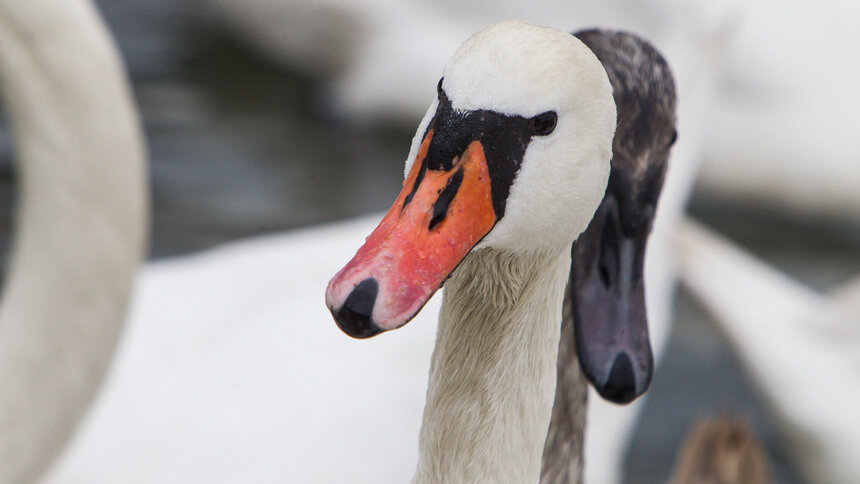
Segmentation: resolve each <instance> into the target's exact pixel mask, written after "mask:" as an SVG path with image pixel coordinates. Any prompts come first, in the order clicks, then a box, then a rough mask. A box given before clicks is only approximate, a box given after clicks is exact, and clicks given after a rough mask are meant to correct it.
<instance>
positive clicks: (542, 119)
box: [529, 111, 558, 136]
mask: <svg viewBox="0 0 860 484" xmlns="http://www.w3.org/2000/svg"><path fill="white" fill-rule="evenodd" d="M556 120H558V115H557V114H555V111H547V112H545V113H541V114H538V115H537V116H535V117H533V118H532V120H531V122H530V123H529V129H530V130H531V132H532V134H533V135H536V136H546V135H548V134H550V133H552V131H553V130H554V129H555V122H556Z"/></svg>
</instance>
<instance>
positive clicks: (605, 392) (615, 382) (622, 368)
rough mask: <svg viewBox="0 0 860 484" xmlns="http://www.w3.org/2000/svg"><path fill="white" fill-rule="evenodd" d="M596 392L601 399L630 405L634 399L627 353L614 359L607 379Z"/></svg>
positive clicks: (633, 383)
mask: <svg viewBox="0 0 860 484" xmlns="http://www.w3.org/2000/svg"><path fill="white" fill-rule="evenodd" d="M597 390H598V391H599V393H600V395H601V396H602V397H603V398H605V399H607V400H610V401H612V402H615V403H630V402H632V401H633V399H634V398H636V378H635V376H634V374H633V362H632V361H630V356H628V355H627V353H621V354H619V355H618V356H617V357H616V358H615V362H614V363H613V364H612V370H611V371H610V372H609V377H608V378H607V379H606V382H605V383H604V384H603V385H602V386H600V388H597Z"/></svg>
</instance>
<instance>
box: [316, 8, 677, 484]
mask: <svg viewBox="0 0 860 484" xmlns="http://www.w3.org/2000/svg"><path fill="white" fill-rule="evenodd" d="M579 35H580V36H582V37H583V38H584V39H587V43H588V44H591V45H595V46H598V47H600V48H601V51H602V53H603V54H604V56H605V57H604V61H606V62H607V63H608V66H607V68H606V71H604V70H603V68H602V65H601V64H600V63H599V61H597V60H596V58H595V55H594V54H593V53H592V51H591V50H589V49H588V48H587V47H585V44H583V43H580V42H579V41H575V40H574V38H572V37H570V36H568V35H567V34H564V33H560V32H558V31H554V30H551V29H546V28H543V27H537V26H535V25H533V24H526V23H521V22H510V23H501V24H496V25H494V26H491V27H488V28H487V29H485V30H482V31H481V32H479V33H478V34H475V35H474V36H472V37H470V38H469V39H468V40H467V41H466V42H464V43H463V45H462V46H461V47H460V48H459V49H458V50H457V52H456V53H455V54H454V57H453V58H452V60H451V61H450V62H449V63H448V65H447V66H446V68H445V72H444V77H443V79H442V80H440V82H439V87H438V90H439V93H438V97H437V99H436V101H434V103H433V105H431V107H430V109H429V110H428V112H427V114H426V115H425V117H424V120H423V121H422V123H421V125H419V128H418V131H417V133H416V136H415V139H414V141H413V146H412V150H411V152H410V155H409V157H408V159H407V169H406V173H407V175H406V181H405V182H404V185H403V191H402V192H401V194H400V196H399V197H398V198H397V200H396V201H395V202H394V204H393V205H392V208H391V209H390V210H389V212H388V214H387V215H386V216H385V218H384V219H383V220H382V222H381V223H380V225H379V227H377V228H376V229H375V230H374V232H373V233H372V234H371V235H370V236H369V237H368V239H367V241H366V243H365V245H363V246H362V247H361V248H360V249H359V250H358V252H357V253H356V255H355V256H354V257H353V258H352V260H350V261H349V263H347V265H346V266H345V267H344V268H343V269H342V270H341V271H340V272H338V273H337V274H336V275H335V276H334V277H333V278H332V280H331V281H330V282H329V285H328V288H327V289H326V305H327V306H328V308H329V309H330V310H331V312H332V315H333V316H334V318H335V321H336V322H337V324H338V326H339V327H340V328H341V329H342V330H343V331H344V332H346V333H347V334H349V335H350V336H353V337H356V338H368V337H371V336H375V335H377V334H379V333H380V332H382V331H386V330H391V329H396V328H398V327H400V326H402V325H403V324H405V323H406V322H408V321H409V320H410V319H411V318H412V317H413V316H414V315H415V314H416V313H417V312H418V311H419V310H420V309H421V307H422V306H423V305H424V303H425V302H426V301H427V300H428V299H429V298H430V296H431V295H432V294H433V293H434V292H435V291H436V290H437V289H438V288H439V287H440V286H441V284H442V282H444V281H445V280H446V279H447V282H446V292H445V293H444V296H443V303H442V310H441V313H440V317H439V330H438V334H437V342H436V349H435V350H434V354H433V360H432V363H431V370H430V371H431V373H430V384H429V389H428V392H427V404H426V406H425V409H424V422H423V424H422V428H421V433H420V437H419V438H420V443H419V449H420V454H419V462H418V470H417V472H416V477H415V481H416V482H449V481H450V482H503V481H512V482H529V481H535V480H537V479H538V478H539V476H540V462H541V459H540V457H541V455H542V450H543V442H544V440H545V439H546V429H547V427H548V424H549V416H550V411H551V408H552V403H551V402H552V400H553V395H554V393H555V384H554V383H555V382H554V380H555V368H556V365H555V362H556V356H557V352H558V344H559V330H560V319H561V301H562V299H563V297H564V295H563V289H564V286H565V285H566V284H567V279H568V276H569V274H568V273H569V271H570V262H571V256H570V254H569V252H568V250H569V249H568V247H569V245H570V244H571V243H572V241H573V240H574V239H575V238H576V236H577V234H579V233H580V232H581V231H582V230H584V228H585V227H586V225H587V224H588V221H589V219H590V218H591V217H592V210H593V208H594V207H595V205H594V203H595V201H596V200H598V199H600V198H601V194H603V192H605V193H606V195H605V197H603V203H602V205H601V207H602V208H601V210H600V211H599V212H598V216H597V217H596V218H595V221H594V222H596V223H594V225H592V226H591V228H590V230H591V235H590V237H588V239H586V240H583V239H580V241H578V242H577V245H576V247H575V249H574V251H573V252H574V261H575V264H574V271H573V277H572V282H571V292H572V294H573V298H572V300H573V301H574V303H575V304H574V307H575V309H574V311H576V313H577V314H576V317H577V319H576V322H575V326H577V327H581V328H584V329H582V330H578V331H577V337H578V342H577V347H578V348H584V347H585V346H596V347H598V348H601V349H602V351H608V352H609V355H611V357H610V358H609V359H608V360H606V361H605V363H603V360H604V358H605V356H604V354H603V353H602V352H601V351H597V352H593V353H592V352H587V353H585V354H581V355H580V360H581V361H583V362H585V363H586V366H585V369H586V373H587V374H588V373H589V372H594V373H591V375H592V377H593V376H594V375H595V374H596V376H597V379H596V380H595V381H596V383H597V384H598V385H599V386H602V384H603V383H604V380H603V379H604V378H606V379H607V380H606V383H605V386H604V387H603V391H604V392H606V394H607V396H609V397H612V398H617V399H619V400H622V401H629V399H630V398H632V396H633V395H634V394H636V393H637V392H640V391H644V387H647V379H649V378H650V364H651V355H650V348H648V341H647V328H646V327H645V323H644V294H643V293H642V292H641V291H637V289H636V288H637V287H641V277H642V275H641V270H640V272H639V273H638V276H637V273H636V270H635V267H637V266H639V267H640V268H641V265H639V264H640V263H641V258H642V257H643V252H644V240H645V238H646V237H647V233H648V229H649V227H650V222H651V218H652V216H653V207H654V204H655V203H656V198H657V194H658V193H659V188H660V185H661V184H662V176H663V173H664V170H665V166H666V165H665V160H666V157H667V155H668V149H669V146H670V145H671V143H672V141H674V139H673V138H674V137H673V135H672V131H673V130H672V127H673V126H674V92H673V91H674V84H673V83H672V81H671V76H670V75H668V72H667V71H668V69H667V67H666V65H665V63H663V62H661V61H660V60H659V56H658V55H657V54H656V52H654V51H653V50H651V49H643V44H642V43H641V42H640V41H638V40H637V39H635V38H633V37H630V36H627V37H624V36H623V35H618V36H616V37H615V38H612V40H614V41H615V42H611V41H610V42H607V44H609V45H605V44H602V43H601V41H603V40H604V39H607V38H611V34H606V33H601V32H597V31H592V32H582V33H580V34H579ZM625 41H626V42H628V43H629V44H634V45H635V47H636V52H635V53H634V54H633V55H632V56H630V58H628V57H627V56H628V55H629V52H623V53H619V54H618V57H617V58H615V57H611V52H614V50H621V49H624V48H626V47H627V46H626V45H624V42H625ZM613 61H614V62H613ZM625 61H626V62H630V63H631V64H634V65H632V66H631V65H623V63H624V62H625ZM638 62H641V63H642V64H644V68H643V66H642V65H638ZM595 65H596V66H597V68H598V69H595ZM610 66H611V67H610ZM631 67H632V68H633V69H637V68H638V69H640V70H641V72H640V73H639V74H641V75H642V76H643V77H644V78H645V79H646V82H645V84H644V86H636V87H633V88H629V89H630V90H629V91H628V90H627V89H628V88H627V86H626V85H625V84H626V82H625V81H626V79H625V78H624V77H622V75H621V74H620V73H619V72H617V71H616V70H615V69H624V68H627V69H628V70H629V69H630V68H631ZM607 72H609V75H610V76H615V77H616V78H615V79H613V80H614V81H615V82H616V86H617V88H616V91H615V94H616V96H617V99H619V100H621V101H622V102H623V103H625V105H624V109H625V112H626V114H627V117H625V118H622V120H621V124H620V127H619V129H620V130H623V131H622V132H623V133H624V134H623V135H622V136H621V137H619V138H618V139H619V142H618V143H617V144H616V148H618V149H619V150H621V152H620V153H617V155H616V161H617V164H618V168H617V170H618V173H615V174H614V176H613V177H612V178H610V188H609V189H604V188H603V187H602V186H601V185H602V184H603V182H604V180H606V178H605V176H606V163H607V161H608V160H607V159H606V157H607V156H612V149H611V138H612V134H613V133H614V123H615V103H614V102H613V100H612V98H611V94H610V92H611V90H612V89H611V87H610V86H611V85H610V84H609V80H608V78H607V74H606V73H607ZM624 74H628V72H626V71H625V72H624ZM498 79H504V80H505V82H504V83H499V82H498ZM667 80H668V82H667ZM639 81H640V79H639V78H637V79H635V80H634V81H632V82H630V83H629V84H632V85H637V84H640V82H639ZM640 98H643V99H640ZM640 102H641V103H642V104H641V106H647V107H648V109H650V110H652V112H644V113H641V115H642V117H640V112H639V110H638V109H637V108H638V107H639V106H640V104H639V103H640ZM652 115H653V116H654V118H651V117H650V116H652ZM666 128H668V129H666ZM607 144H609V145H610V146H607ZM650 150H654V152H655V154H654V156H655V157H656V158H657V159H658V162H656V163H654V162H652V160H651V159H650V156H648V155H647V153H648V152H649V151H650ZM643 151H644V152H645V153H646V154H645V155H643V154H642V153H643ZM660 161H662V163H661V162H660ZM630 164H632V166H630ZM622 167H623V168H622ZM619 173H621V175H623V176H620V175H619ZM628 176H630V178H628ZM631 178H632V179H633V180H636V182H635V183H634V185H633V187H631V186H630V180H631ZM640 180H641V182H640ZM594 185H596V189H595V186H594ZM595 195H596V196H595ZM631 202H632V207H631V206H629V205H630V204H631ZM595 234H596V235H595ZM628 236H630V237H634V240H635V242H633V240H630V241H628V240H627V237H628ZM637 254H638V255H637ZM591 258H597V259H601V260H602V262H601V263H600V264H597V265H596V266H600V267H601V268H602V270H598V269H596V268H595V269H593V271H594V272H592V269H591V267H592V265H591V260H590V259H591ZM455 269H456V270H455ZM592 273H595V274H596V273H602V274H603V276H602V277H597V276H596V275H595V276H594V277H591V275H592ZM601 279H602V282H601ZM637 284H639V285H640V286H637ZM607 292H608V295H607V294H606V293H607ZM580 295H583V297H580ZM631 295H632V298H631V299H629V300H628V299H627V298H628V297H630V296H631ZM637 295H638V296H639V297H640V298H641V299H639V298H637ZM615 298H619V299H617V300H616V299H615ZM614 306H618V307H621V308H627V309H622V310H620V311H619V313H614V312H610V313H609V315H608V316H607V317H603V316H601V315H600V313H598V312H594V309H597V308H599V307H600V308H604V310H605V308H606V307H614ZM625 311H630V314H629V315H626V314H625ZM619 318H620V320H621V321H622V325H621V326H615V325H613V324H611V323H612V322H614V321H615V320H616V319H619ZM628 318H629V319H628ZM601 326H602V328H601ZM628 332H629V335H627V334H626V333H628ZM608 333H612V335H614V337H613V336H609V335H608ZM643 333H644V334H643ZM603 334H607V336H606V337H605V338H604V337H603V336H602V335H603ZM643 337H644V341H643V340H642V339H640V338H643ZM628 338H629V339H628ZM643 342H644V348H643V347H642V344H643ZM616 354H618V355H619V356H618V357H617V358H616ZM640 356H642V357H643V359H640V358H639V357H640ZM631 359H632V364H631ZM591 362H601V364H600V365H598V366H597V367H589V365H588V363H591ZM619 362H620V363H619ZM574 365H576V364H575V363H574ZM603 365H607V366H606V369H605V370H604V367H603ZM619 366H620V367H621V371H620V373H621V374H622V376H621V378H619V377H618V373H619V371H618V368H619ZM634 366H635V367H636V369H635V370H634V368H633V367H634ZM610 367H611V368H612V371H611V372H609V374H605V373H602V372H603V371H608V370H609V368H610ZM641 371H645V374H642V375H640V373H639V372H641ZM640 377H641V378H642V379H641V380H640ZM634 379H635V381H633V380H634ZM619 380H620V381H619ZM575 383H578V386H579V387H580V388H582V391H584V386H585V383H584V381H582V379H579V380H578V381H575ZM615 385H617V387H621V388H616V389H613V388H612V387H613V386H615ZM640 385H642V386H640ZM627 387H629V389H628V388H627ZM570 390H571V391H575V389H570ZM571 417H572V418H577V417H578V419H579V420H584V412H578V413H576V412H575V413H573V414H572V415H571ZM578 429H579V430H580V434H579V435H576V436H575V437H576V438H578V439H580V440H581V439H582V437H583V436H582V434H581V430H582V422H580V423H579V426H578ZM579 470H580V472H581V467H580V468H579ZM572 477H574V478H575V479H578V478H579V477H581V476H572Z"/></svg>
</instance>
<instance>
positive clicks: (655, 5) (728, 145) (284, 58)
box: [193, 0, 860, 224]
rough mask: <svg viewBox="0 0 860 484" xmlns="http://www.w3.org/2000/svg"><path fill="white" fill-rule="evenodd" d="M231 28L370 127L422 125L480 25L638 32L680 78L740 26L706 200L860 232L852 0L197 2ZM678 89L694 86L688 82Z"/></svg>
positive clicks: (704, 177)
mask: <svg viewBox="0 0 860 484" xmlns="http://www.w3.org/2000/svg"><path fill="white" fill-rule="evenodd" d="M193 3H194V5H195V6H198V7H199V9H198V11H202V12H205V13H208V14H209V15H211V16H212V17H214V19H215V20H216V21H217V22H218V23H219V24H221V25H223V26H224V27H225V28H226V29H228V30H230V31H232V32H234V33H235V34H236V36H237V37H239V38H241V39H244V40H245V41H247V42H248V43H249V44H250V45H252V46H255V47H258V48H259V49H260V50H262V51H263V52H266V53H267V54H268V55H269V56H270V57H271V58H273V59H275V60H277V61H278V62H285V63H287V64H289V65H290V66H292V67H293V68H298V69H300V70H302V71H304V72H307V73H309V74H311V75H313V76H316V77H319V78H322V79H324V80H326V81H327V82H328V87H329V92H330V94H331V96H332V103H333V105H332V106H331V108H333V110H334V111H335V112H336V113H337V114H339V115H340V116H343V117H346V118H348V119H351V120H353V121H359V122H366V121H368V120H373V119H379V118H395V119H406V120H408V121H409V122H414V119H417V117H418V116H419V115H420V113H422V112H423V109H424V104H425V103H426V94H425V93H426V92H429V91H428V90H429V89H430V88H431V87H432V84H431V83H430V81H429V79H432V78H433V76H434V75H435V72H434V71H433V69H434V67H435V66H437V65H442V63H443V62H444V61H445V59H446V58H447V56H448V54H449V53H450V52H452V51H453V50H454V48H455V47H456V45H457V44H458V43H459V39H462V38H465V36H467V35H468V34H469V33H471V32H474V31H475V30H477V29H478V28H480V27H483V26H484V25H486V24H488V23H490V22H493V21H497V20H503V19H508V18H523V19H528V20H532V21H535V22H537V23H540V24H543V25H549V26H552V27H555V28H560V29H570V30H577V29H579V28H583V27H589V26H601V27H609V28H620V29H626V30H630V31H632V32H637V33H639V34H640V35H642V36H644V37H645V38H648V39H650V40H651V41H652V42H653V43H654V44H655V45H659V46H661V50H662V51H663V52H664V53H665V55H666V57H667V59H668V60H669V62H670V64H672V65H673V66H674V68H675V69H676V71H679V72H682V71H684V69H685V66H683V64H682V63H683V62H685V60H686V59H692V58H693V56H692V55H689V53H690V52H695V51H696V49H697V48H698V46H699V45H700V44H699V41H701V40H702V39H704V38H707V37H709V35H711V34H712V33H713V32H714V31H715V29H719V28H721V26H724V25H726V22H727V20H729V19H731V20H732V21H733V25H734V31H733V34H734V36H733V38H732V39H729V38H725V39H724V40H732V42H731V43H730V44H731V45H730V46H729V45H727V46H726V47H727V48H729V47H730V48H731V50H730V55H729V56H728V57H729V58H728V60H729V62H728V64H727V65H726V66H724V67H725V68H724V69H721V70H719V71H715V72H713V73H712V74H711V75H713V76H715V77H714V79H713V81H715V82H714V87H716V88H718V96H719V102H718V103H717V104H715V105H714V106H713V109H712V110H711V112H710V116H709V118H708V120H707V124H706V126H705V128H706V129H707V130H708V132H709V136H708V139H707V140H706V142H705V143H704V151H703V152H702V154H703V158H704V161H705V163H704V167H703V171H702V174H701V177H700V186H701V187H702V188H703V189H704V190H705V193H707V194H709V195H711V196H713V197H716V198H720V199H724V200H734V201H735V202H736V203H737V202H740V203H746V202H749V201H753V202H756V203H766V204H767V205H768V206H769V207H770V208H773V209H776V210H780V211H783V212H787V213H790V214H797V213H800V214H805V215H808V216H815V217H835V218H838V219H842V220H848V221H850V222H851V223H853V224H857V223H860V211H858V210H856V207H858V206H860V191H858V190H856V189H855V185H856V180H860V163H858V162H857V160H860V145H858V144H857V143H855V142H854V137H855V126H856V122H855V121H854V120H855V119H856V117H857V116H858V113H860V92H858V90H857V89H856V86H858V85H860V62H857V59H856V53H857V52H858V51H860V29H857V25H860V9H858V8H856V2H855V1H854V0H832V1H828V2H823V3H821V4H811V3H809V2H804V1H803V0H790V1H789V2H788V3H786V2H781V1H778V0H753V1H750V2H737V1H734V0H724V1H717V2H705V1H699V2H685V1H678V0H659V1H657V2H644V1H636V0H612V1H607V2H583V1H580V2H551V1H549V0H546V1H538V2H513V1H510V2H490V1H483V2H481V1H479V2H458V1H453V0H449V1H441V2H426V1H420V0H411V1H396V0H372V1H367V2H360V3H356V2H350V1H349V0H254V1H253V2H235V1H232V0H195V1H194V2H193ZM679 83H680V85H682V86H683V85H684V83H685V80H684V79H683V77H682V76H679Z"/></svg>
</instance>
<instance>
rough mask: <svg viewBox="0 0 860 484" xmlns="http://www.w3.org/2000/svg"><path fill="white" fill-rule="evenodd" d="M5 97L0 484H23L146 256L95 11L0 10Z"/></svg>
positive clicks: (125, 122)
mask: <svg viewBox="0 0 860 484" xmlns="http://www.w3.org/2000/svg"><path fill="white" fill-rule="evenodd" d="M70 52H72V53H74V56H73V58H72V57H71V56H70V55H69V53H70ZM0 88H2V95H3V101H4V106H5V108H6V109H7V113H8V119H9V121H10V124H11V126H12V128H13V137H14V142H15V148H16V157H17V160H18V174H19V177H18V178H19V189H18V193H19V194H20V196H19V200H18V203H17V217H16V223H15V235H14V245H13V248H12V251H11V254H10V264H9V270H8V274H7V279H6V281H5V290H4V292H3V299H2V308H0V483H4V484H5V483H10V484H17V483H21V482H31V481H33V480H35V479H36V478H37V477H38V476H39V475H40V474H41V473H42V472H43V471H44V468H45V466H46V465H47V464H48V463H50V462H51V461H52V460H53V459H54V457H55V456H56V455H57V454H58V453H59V452H60V450H61V449H62V447H63V445H64V444H65V443H66V441H67V440H68V439H69V437H70V436H71V434H72V433H73V431H74V429H75V428H76V425H77V423H78V420H79V419H80V418H81V416H82V415H83V413H84V411H85V410H86V409H87V408H88V406H89V404H90V402H91V401H92V398H93V396H94V394H95V392H96V390H97V389H98V387H99V384H100V382H101V380H102V376H103V374H104V371H105V369H106V367H107V366H108V364H109V362H110V359H111V356H112V354H113V350H114V346H115V342H116V338H117V336H118V334H119V332H120V329H121V328H122V325H123V321H124V317H125V310H126V303H127V301H128V298H129V294H130V292H131V285H132V282H133V279H134V274H135V271H136V269H137V266H138V264H139V263H140V261H141V259H142V257H143V253H144V246H145V240H146V215H145V210H146V208H145V207H146V177H145V166H144V165H145V156H144V150H143V137H142V134H141V130H140V127H139V125H138V119H137V111H136V109H135V106H134V102H133V100H132V97H131V93H130V89H129V86H128V82H127V80H126V78H125V74H124V72H123V69H122V63H121V61H120V59H119V56H118V54H117V52H116V49H115V47H114V45H113V43H112V41H111V38H110V36H109V34H108V32H107V30H106V28H105V26H104V24H103V23H102V21H101V19H100V18H99V16H98V14H97V12H96V11H95V9H94V8H93V6H92V5H91V4H89V3H87V2H85V1H54V0H33V1H27V2H19V1H15V0H4V1H0Z"/></svg>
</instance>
